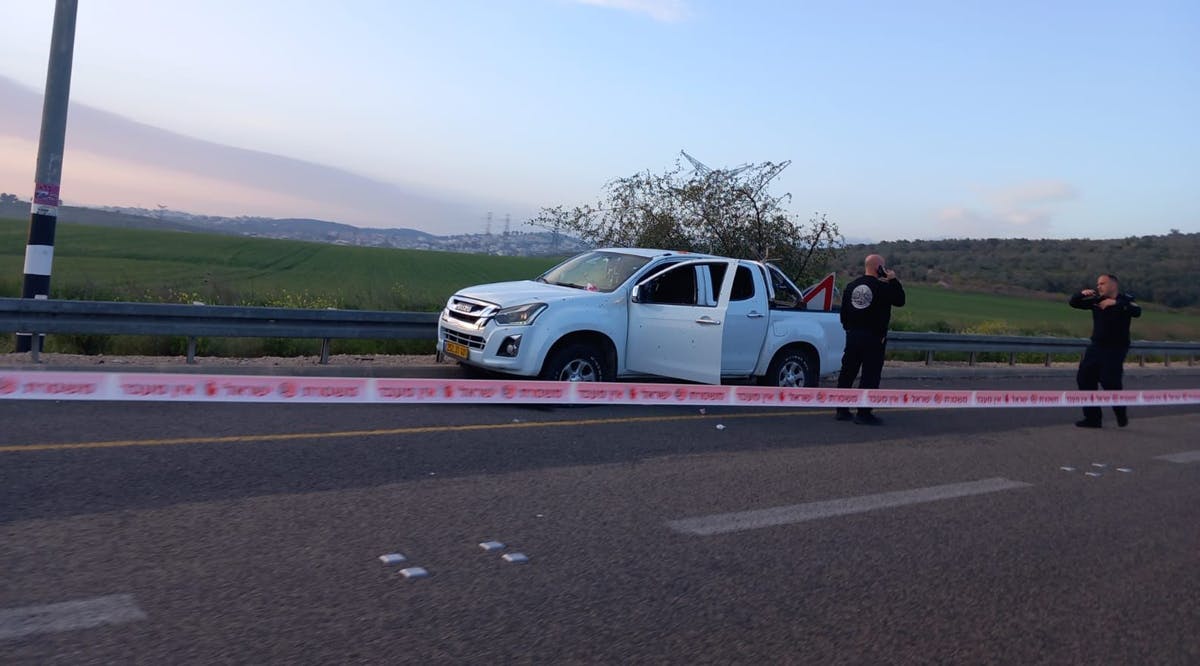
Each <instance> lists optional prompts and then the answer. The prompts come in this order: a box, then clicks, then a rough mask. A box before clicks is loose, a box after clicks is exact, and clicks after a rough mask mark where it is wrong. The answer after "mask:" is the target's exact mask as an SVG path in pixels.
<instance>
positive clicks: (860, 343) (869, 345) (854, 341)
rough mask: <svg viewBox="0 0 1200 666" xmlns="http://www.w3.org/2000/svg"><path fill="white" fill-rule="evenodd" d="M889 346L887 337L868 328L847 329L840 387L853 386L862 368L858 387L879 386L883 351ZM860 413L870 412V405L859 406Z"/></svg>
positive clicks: (839, 380) (839, 378)
mask: <svg viewBox="0 0 1200 666" xmlns="http://www.w3.org/2000/svg"><path fill="white" fill-rule="evenodd" d="M886 348H887V337H886V336H883V335H879V334H878V333H875V332H872V331H866V330H857V329H855V330H849V331H846V349H845V351H844V352H842V372H841V374H839V375H838V388H853V387H854V378H855V377H857V376H858V371H859V370H860V369H861V370H862V379H860V380H858V388H864V389H873V388H879V378H880V376H881V375H882V374H883V352H884V350H885V349H886ZM858 413H859V414H863V415H866V414H870V413H871V408H870V407H859V408H858Z"/></svg>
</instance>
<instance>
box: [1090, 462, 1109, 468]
mask: <svg viewBox="0 0 1200 666" xmlns="http://www.w3.org/2000/svg"><path fill="white" fill-rule="evenodd" d="M1092 467H1099V468H1100V469H1104V468H1105V467H1108V463H1092Z"/></svg>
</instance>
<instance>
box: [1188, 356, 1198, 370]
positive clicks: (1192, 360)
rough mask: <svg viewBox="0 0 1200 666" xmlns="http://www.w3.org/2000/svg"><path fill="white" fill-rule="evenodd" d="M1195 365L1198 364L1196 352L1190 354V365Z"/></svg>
mask: <svg viewBox="0 0 1200 666" xmlns="http://www.w3.org/2000/svg"><path fill="white" fill-rule="evenodd" d="M1194 365H1196V355H1195V354H1188V367H1189V368H1190V367H1192V366H1194Z"/></svg>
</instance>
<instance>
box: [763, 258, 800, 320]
mask: <svg viewBox="0 0 1200 666" xmlns="http://www.w3.org/2000/svg"><path fill="white" fill-rule="evenodd" d="M767 275H769V276H770V277H771V287H772V288H773V289H774V290H775V296H774V298H772V299H771V307H772V308H773V309H776V310H803V309H805V308H806V305H805V303H804V299H803V298H802V297H801V296H800V292H799V291H797V290H796V288H795V287H793V286H792V282H791V280H788V279H787V278H786V277H784V275H783V273H781V272H779V269H778V268H776V267H774V266H767Z"/></svg>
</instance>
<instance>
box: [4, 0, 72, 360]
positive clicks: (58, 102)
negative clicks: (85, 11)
mask: <svg viewBox="0 0 1200 666" xmlns="http://www.w3.org/2000/svg"><path fill="white" fill-rule="evenodd" d="M78 6H79V2H78V0H56V2H55V3H54V28H53V30H52V31H51V33H50V65H49V67H48V68H47V70H46V98H45V101H44V102H43V103H42V134H41V138H40V139H39V140H38V155H37V173H36V174H35V176H34V186H33V204H32V206H31V209H30V216H29V241H28V242H27V243H26V245H25V280H24V283H23V285H22V287H21V298H36V299H45V298H49V297H50V267H51V264H52V263H53V261H54V229H55V226H56V225H57V223H58V206H59V203H60V201H59V198H58V189H59V185H60V183H61V182H62V158H63V145H64V144H65V143H66V136H67V103H68V100H69V99H70V96H71V60H72V57H73V55H74V51H75V15H76V10H77V9H78ZM34 333H36V331H34ZM32 345H33V336H32V335H31V334H30V333H17V340H16V350H17V351H18V352H27V351H30V350H31V349H32ZM39 346H40V341H39Z"/></svg>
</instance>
